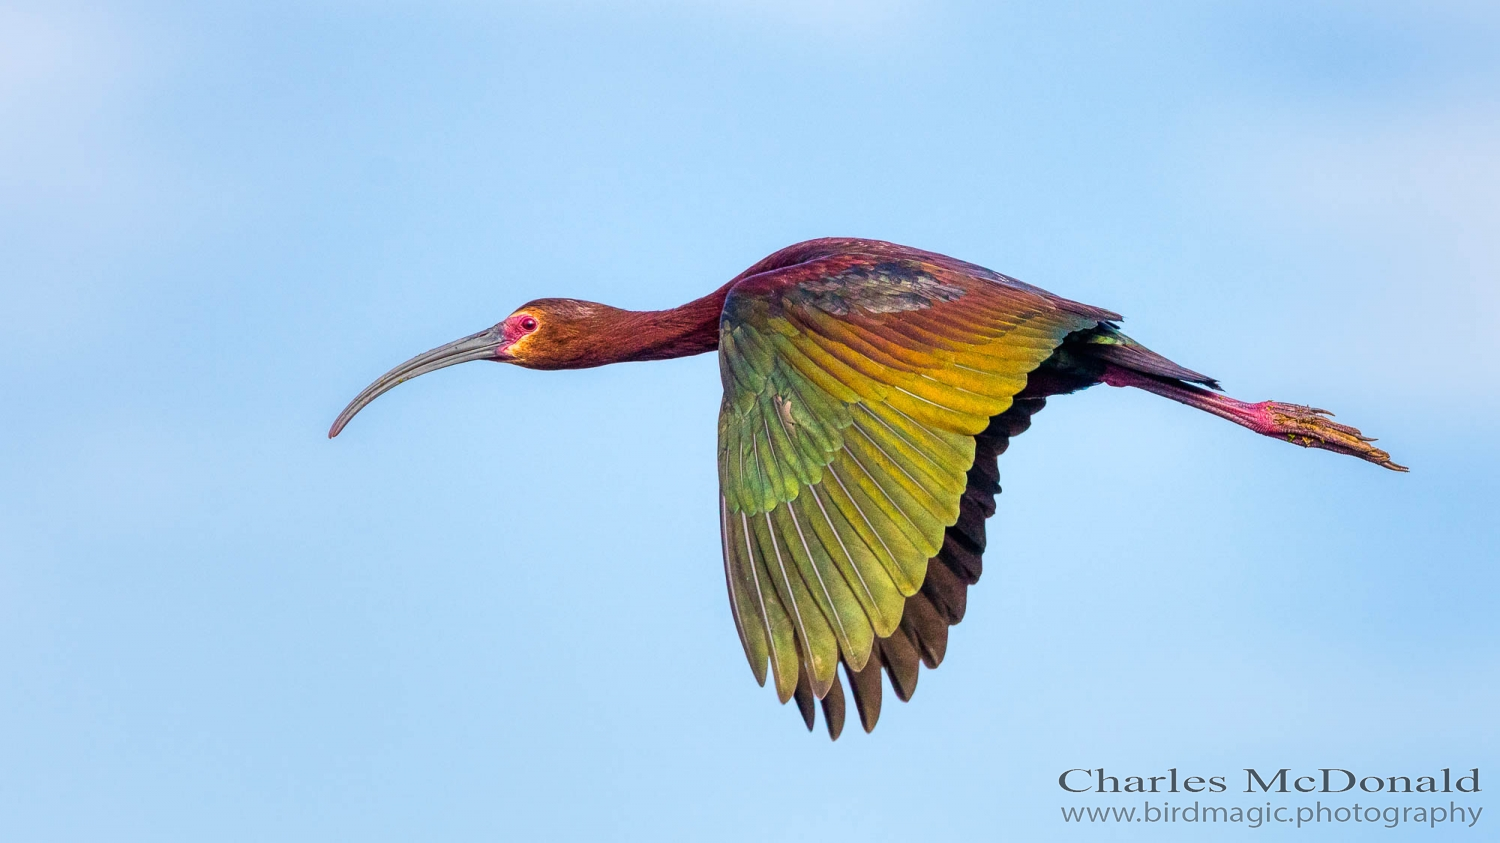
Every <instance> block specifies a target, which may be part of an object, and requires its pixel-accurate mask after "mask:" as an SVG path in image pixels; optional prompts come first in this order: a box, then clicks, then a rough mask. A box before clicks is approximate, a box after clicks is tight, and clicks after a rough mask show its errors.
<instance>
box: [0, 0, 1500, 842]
mask: <svg viewBox="0 0 1500 843" xmlns="http://www.w3.org/2000/svg"><path fill="white" fill-rule="evenodd" d="M1497 37H1500V15H1497V14H1496V13H1495V11H1494V10H1493V7H1492V6H1491V4H1485V3H1470V2H1427V3H1421V4H1418V3H1409V4H1408V3H1384V4H1382V3H1317V4H1307V3H1290V2H1287V3H1276V2H1271V3H1267V2H1255V3H1250V2H1244V3H1220V4H1204V3H1153V4H1141V5H1134V6H1131V7H1128V8H1127V7H1125V6H1123V5H1121V4H1089V3H1058V4H1028V5H1027V6H1021V5H1018V4H995V3H960V2H933V3H917V2H904V0H883V1H877V2H868V3H861V2H855V0H842V1H841V0H803V2H792V0H773V1H772V2H765V3H754V2H750V0H713V1H709V2H697V3H694V2H687V0H650V1H649V2H629V3H628V2H623V0H622V2H603V1H602V0H601V1H600V2H591V1H590V0H572V2H560V3H549V2H540V0H537V2H514V3H483V2H478V0H473V2H458V0H454V2H430V3H414V2H385V3H351V2H336V1H335V0H328V2H313V3H275V2H272V3H253V4H214V5H212V6H205V5H203V4H183V3H168V2H163V3H140V4H127V3H114V4H74V3H69V2H48V3H31V2H28V0H20V2H16V0H12V2H9V3H6V4H4V5H3V6H0V254H4V255H5V262H4V266H5V269H4V271H3V273H0V292H3V302H4V305H3V306H0V354H3V355H4V357H5V359H7V360H8V361H9V362H10V364H9V365H7V366H4V367H0V390H3V393H4V395H5V396H6V400H5V401H4V402H0V434H3V436H4V440H5V441H6V442H7V443H8V447H7V448H5V449H4V450H3V451H0V677H3V680H0V712H3V717H0V837H3V838H5V839H14V840H38V841H41V840H67V841H72V840H102V839H108V840H117V841H133V840H203V839H213V840H223V841H238V840H245V841H251V840H277V841H299V840H308V841H312V840H329V839H357V840H408V839H451V840H457V839H527V840H551V839H556V840H573V839H590V840H598V839H622V840H632V839H639V840H678V839H681V840H710V839H712V840H764V839H768V838H770V837H772V836H773V835H774V836H775V837H776V838H777V839H789V840H824V841H826V840H839V839H851V840H853V839H858V840H872V841H873V840H887V839H890V840H896V839H902V840H909V839H914V838H915V837H916V836H917V835H923V836H926V835H935V836H949V837H952V836H955V835H962V836H964V837H965V838H971V839H1002V838H1016V839H1044V838H1046V839H1086V840H1109V839H1137V838H1141V839H1158V838H1159V837H1161V836H1166V835H1177V836H1179V837H1182V838H1184V839H1192V838H1196V837H1198V836H1199V835H1201V834H1202V833H1204V832H1203V830H1202V829H1197V828H1194V827H1191V826H1183V827H1175V828H1173V827H1164V826H1143V827H1139V828H1138V827H1130V826H1121V827H1102V826H1101V827H1092V828H1078V827H1068V826H1065V825H1064V824H1063V823H1062V822H1061V820H1060V812H1059V807H1060V806H1064V805H1069V806H1072V805H1080V804H1087V805H1102V804H1133V800H1131V801H1124V800H1121V801H1120V802H1119V803H1115V802H1110V801H1108V800H1104V799H1098V798H1096V799H1094V800H1093V801H1088V800H1083V799H1078V798H1074V799H1073V801H1069V800H1068V799H1067V798H1065V797H1066V796H1067V795H1066V794H1063V793H1062V792H1061V791H1059V789H1058V787H1057V785H1056V778H1057V775H1058V774H1059V773H1060V772H1061V771H1063V770H1065V769H1068V768H1070V767H1096V766H1099V765H1104V766H1105V767H1106V768H1108V769H1109V770H1110V771H1111V772H1112V773H1113V772H1116V771H1118V772H1120V773H1122V774H1127V775H1128V774H1143V775H1158V774H1161V773H1162V771H1164V770H1165V769H1167V768H1169V767H1177V768H1179V769H1182V770H1184V771H1186V770H1193V771H1206V772H1207V774H1215V775H1219V774H1238V773H1239V771H1240V770H1241V769H1242V768H1244V767H1247V766H1260V767H1262V768H1273V769H1274V768H1277V767H1283V766H1285V767H1300V768H1316V767H1325V766H1342V767H1351V768H1358V769H1359V770H1361V771H1364V770H1368V771H1370V772H1371V773H1372V774H1380V775H1396V774H1409V775H1423V774H1427V773H1428V771H1432V770H1437V769H1441V768H1442V767H1452V768H1462V769H1467V768H1470V767H1474V766H1479V767H1482V768H1486V774H1488V771H1489V770H1493V769H1495V768H1496V766H1497V765H1496V762H1497V761H1500V754H1497V747H1500V736H1497V730H1496V720H1495V717H1494V712H1495V711H1496V710H1500V686H1497V682H1496V677H1497V676H1500V671H1497V668H1500V664H1497V660H1496V653H1497V652H1500V649H1497V645H1500V626H1497V622H1496V619H1495V618H1496V611H1495V608H1496V607H1495V594H1496V590H1497V586H1500V582H1497V574H1496V570H1495V565H1494V560H1495V559H1496V558H1497V556H1500V527H1497V523H1496V519H1495V517H1494V506H1495V501H1496V500H1497V493H1500V481H1497V479H1496V476H1497V469H1500V446H1497V445H1496V434H1497V433H1500V426H1497V423H1496V421H1495V418H1496V413H1497V411H1500V397H1497V396H1500V392H1497V390H1496V389H1495V385H1496V384H1497V383H1500V332H1497V331H1496V330H1495V326H1494V313H1495V312H1496V311H1497V309H1500V284H1497V283H1496V280H1495V279H1496V273H1495V266H1497V264H1500V247H1497V245H1496V244H1497V242H1500V240H1497V239H1496V238H1495V236H1494V232H1495V231H1497V230H1500V210H1497V209H1500V202H1496V201H1495V197H1496V196H1497V194H1500V164H1497V162H1500V155H1497V153H1500V107H1497V105H1496V100H1495V97H1494V91H1495V90H1496V88H1497V83H1500V52H1497V51H1496V50H1494V48H1493V45H1494V44H1495V43H1496V39H1497ZM825 235H856V236H867V237H878V238H883V239H889V240H895V241H899V242H904V243H908V244H911V245H914V246H919V247H922V248H926V249H932V250H936V251H941V252H946V253H949V254H952V255H955V256H958V257H961V258H965V259H968V260H971V261H975V262H977V263H981V264H984V265H987V266H990V267H992V268H995V269H998V270H1000V271H1004V272H1007V273H1009V274H1012V275H1015V276H1018V277H1020V278H1022V279H1024V280H1026V281H1028V282H1031V283H1034V284H1038V285H1040V286H1043V287H1046V288H1048V289H1051V290H1053V291H1054V292H1057V293H1059V294H1062V295H1065V296H1068V297H1070V298H1075V299H1079V300H1082V301H1086V302H1089V303H1092V304H1097V305H1100V306H1104V307H1108V308H1111V309H1114V310H1117V311H1119V312H1121V313H1124V314H1126V317H1127V322H1126V329H1127V330H1128V331H1129V332H1130V333H1131V334H1132V335H1134V336H1136V337H1137V338H1139V339H1141V340H1142V341H1144V342H1146V343H1147V344H1149V345H1151V346H1152V347H1153V348H1156V349H1157V350H1159V351H1161V352H1163V353H1166V354H1168V355H1169V356H1171V357H1173V358H1174V359H1176V360H1179V361H1181V362H1182V363H1184V364H1186V365H1188V366H1191V367H1192V368H1195V369H1198V370H1200V371H1204V372H1207V373H1210V374H1212V375H1214V376H1216V377H1218V378H1220V379H1222V381H1223V382H1224V384H1225V386H1226V388H1227V389H1228V391H1229V392H1230V394H1232V395H1236V396H1238V397H1242V398H1245V399H1248V400H1260V399H1263V398H1277V399H1281V400H1291V401H1304V402H1309V403H1314V404H1316V405H1319V406H1324V407H1329V408H1331V409H1333V410H1335V411H1337V412H1338V413H1339V418H1340V419H1341V420H1346V421H1350V422H1352V423H1354V424H1357V425H1359V426H1361V427H1362V428H1363V429H1365V430H1366V432H1370V433H1373V434H1374V435H1377V436H1380V437H1381V440H1382V444H1383V445H1386V446H1387V447H1388V448H1389V450H1390V451H1391V452H1392V453H1393V455H1395V457H1396V458H1397V460H1398V461H1400V462H1403V463H1406V464H1408V465H1411V466H1412V467H1413V471H1412V473H1411V474H1409V475H1405V476H1397V475H1394V474H1390V473H1386V472H1382V471H1380V470H1378V469H1376V468H1374V467H1372V466H1369V465H1365V464H1363V463H1359V462H1357V461H1355V460H1350V459H1344V458H1338V457H1334V456H1332V455H1329V454H1324V453H1314V452H1305V451H1302V450H1300V449H1296V448H1290V447H1286V446H1282V445H1277V444H1276V443H1273V442H1270V441H1268V440H1265V439H1262V438H1259V437H1255V436H1253V435H1251V434H1249V433H1248V432H1246V431H1244V430H1241V429H1239V428H1236V427H1234V426H1232V425H1228V424H1225V423H1223V422H1220V421H1218V420H1215V419H1212V418H1209V417H1207V416H1204V415H1202V414H1196V413H1193V412H1192V411H1189V410H1187V409H1186V408H1183V407H1180V406H1177V405H1175V404H1171V403H1169V402H1164V401H1161V400H1160V399H1156V398H1153V397H1151V396H1148V395H1144V394H1133V393H1132V392H1129V391H1124V390H1114V389H1108V388H1104V387H1099V388H1096V389H1094V390H1090V391H1089V392H1086V393H1084V394H1081V395H1077V396H1071V397H1067V398H1062V399H1058V400H1056V401H1054V402H1053V403H1052V404H1051V405H1050V406H1049V407H1048V409H1047V410H1046V411H1045V412H1044V413H1042V414H1041V415H1040V416H1039V417H1038V420H1037V423H1036V426H1035V427H1034V428H1033V429H1032V430H1031V431H1029V432H1028V433H1026V434H1025V435H1024V436H1023V437H1021V438H1019V439H1018V440H1017V441H1016V443H1015V444H1014V446H1013V447H1012V449H1011V451H1010V452H1009V453H1008V454H1007V455H1006V456H1005V458H1004V460H1003V461H1002V465H1001V471H1002V478H1003V482H1004V486H1005V493H1004V494H1003V495H1002V497H1001V500H1000V511H999V514H998V515H997V517H996V518H995V519H994V520H993V521H992V522H991V550H990V553H989V555H988V557H987V560H986V566H987V567H986V573H985V576H984V579H983V580H982V581H981V583H980V585H979V586H978V587H977V588H976V589H975V590H974V591H973V592H972V593H971V598H970V611H969V614H968V617H967V618H966V620H965V621H964V623H963V624H962V625H961V626H959V627H958V628H957V629H956V630H955V632H954V635H953V637H952V642H951V645H950V649H949V655H948V660H947V661H946V662H945V663H944V665H943V667H942V668H941V669H940V670H938V671H935V672H926V671H924V673H923V675H922V679H921V683H920V685H919V689H918V692H917V694H916V696H915V698H914V700H913V701H912V702H911V703H910V704H906V705H901V704H895V703H892V704H889V705H888V706H887V707H886V709H885V712H884V714H883V716H882V719H881V723H880V726H879V728H878V729H877V730H876V732H875V733H874V734H873V735H869V736H867V735H864V734H863V733H861V732H859V731H858V730H857V729H851V731H849V732H847V733H846V735H845V737H844V738H843V739H841V740H840V741H839V742H838V743H836V744H829V742H828V741H827V740H826V738H825V737H823V735H822V734H821V733H818V734H814V735H808V734H806V733H805V732H804V731H803V730H802V727H801V724H800V721H799V719H798V718H797V715H796V714H795V711H794V709H792V708H791V707H785V708H784V707H781V706H778V705H776V703H775V698H774V694H772V692H771V691H769V690H768V689H759V688H757V687H756V686H755V684H754V680H753V678H752V677H751V675H750V672H749V670H747V669H746V666H745V663H744V660H743V657H742V655H741V653H740V649H739V645H738V642H737V641H736V640H735V637H734V629H733V624H732V622H731V620H730V618H729V614H728V607H727V604H726V598H725V592H724V587H723V584H722V579H721V577H722V573H721V566H720V561H719V556H718V554H719V551H718V537H717V521H716V517H715V505H716V503H715V477H714V468H713V453H714V450H713V449H714V439H713V436H714V416H715V413H716V412H717V405H718V393H719V386H718V376H717V370H716V365H715V362H714V360H713V359H712V358H711V357H707V356H705V357H700V358H693V359H688V360H680V361H671V362H665V363H653V364H643V365H630V366H620V367H609V368H604V369H598V370H591V371H586V372H574V373H538V372H526V371H521V370H517V369H512V368H509V367H498V366H480V365H473V366H464V367H460V368H458V369H453V370H448V371H444V372H442V373H440V374H437V375H433V376H430V377H428V378H423V379H422V380H421V381H418V382H413V383H410V384H407V385H404V386H402V387H401V388H400V389H398V390H396V391H394V392H393V393H391V394H390V395H388V396H386V397H384V398H382V399H381V400H380V401H379V402H377V403H376V404H375V405H373V406H372V407H371V408H370V409H368V410H366V411H365V412H364V413H363V414H361V416H360V417H359V418H358V419H357V420H356V421H355V422H354V423H353V424H352V425H351V426H350V428H349V430H348V432H347V433H346V434H345V435H344V436H342V437H340V439H339V440H337V441H335V442H329V441H327V440H325V439H324V438H323V434H324V431H325V430H326V429H327V426H328V423H329V422H330V421H331V420H332V418H333V416H334V415H335V414H336V413H337V412H338V410H339V409H340V408H341V407H342V406H343V404H344V403H345V402H346V401H347V400H348V399H349V398H350V397H352V396H353V395H354V394H355V393H356V392H357V391H358V390H359V389H360V388H361V387H363V386H364V385H365V384H366V383H368V382H369V381H370V380H372V379H373V378H374V377H375V376H376V375H378V374H379V373H380V372H382V371H385V370H386V369H387V368H389V367H390V366H391V365H393V364H395V363H397V362H399V361H401V360H403V359H405V358H407V357H409V356H411V355H412V354H414V353H416V352H419V351H422V350H425V349H427V348H429V347H432V346H434V345H437V344H439V343H441V342H445V341H447V340H449V339H452V338H454V337H457V336H460V335H463V334H467V333H470V332H472V331H475V330H478V329H480V328H483V327H485V326H488V325H489V324H492V323H493V322H495V321H496V320H498V319H500V318H502V317H503V316H505V315H506V314H508V313H509V312H510V311H511V310H512V309H513V308H514V307H515V306H516V305H517V304H519V303H521V302H524V301H526V300H528V299H531V298H533V297H536V296H540V295H571V296H577V297H583V298H590V299H596V300H601V301H605V302H609V303H612V304H616V305H620V306H626V307H639V308H655V307H667V306H672V305H675V304H678V303H681V302H683V301H686V300H688V299H690V298H694V297H696V296H698V295H701V294H702V293H704V292H706V291H708V290H711V289H713V288H714V287H716V286H718V285H719V284H721V283H722V282H723V281H724V280H725V279H727V278H728V277H730V276H732V275H733V274H735V273H736V272H738V271H739V270H740V269H742V268H744V267H745V266H747V265H749V264H750V263H752V262H754V261H755V260H757V259H758V258H760V257H761V256H763V255H765V254H767V253H769V252H771V251H773V250H775V249H777V248H779V247H781V246H783V245H786V244H788V243H791V242H794V241H797V240H801V239H805V238H808V237H815V236H825ZM1486 765H1488V767H1486ZM1486 798H1487V797H1482V798H1479V799H1475V800H1472V804H1475V805H1480V806H1485V807H1486V809H1487V810H1486V813H1488V812H1489V811H1500V805H1488V806H1486V805H1485V802H1484V799H1486ZM1220 804H1231V803H1230V800H1227V799H1226V800H1224V801H1223V802H1221V803H1220ZM1287 804H1301V803H1300V802H1297V801H1296V800H1289V801H1288V802H1287ZM1382 804H1398V805H1404V804H1418V802H1416V801H1412V802H1406V801H1402V800H1392V801H1390V802H1388V803H1382ZM1486 821H1488V822H1486ZM1495 821H1500V816H1497V817H1496V818H1495V819H1494V820H1490V818H1488V817H1485V818H1484V819H1483V820H1481V825H1488V824H1493V822H1495ZM1360 830H1361V831H1364V832H1366V833H1368V832H1369V831H1372V829H1368V828H1365V829H1360ZM1221 833H1224V834H1226V835H1232V834H1251V833H1254V834H1260V835H1266V834H1269V836H1272V837H1276V836H1295V837H1296V838H1297V839H1320V838H1322V839H1345V838H1346V835H1347V834H1349V833H1350V829H1349V828H1347V827H1323V828H1314V829H1302V830H1301V831H1300V832H1292V831H1289V830H1286V829H1280V828H1278V829H1270V830H1268V829H1260V830H1258V831H1255V832H1251V831H1250V830H1248V829H1245V830H1240V829H1236V830H1232V831H1229V830H1221ZM1382 833H1383V834H1388V835H1391V836H1392V837H1394V838H1396V839H1404V838H1405V837H1407V836H1411V837H1419V836H1421V835H1423V834H1427V833H1430V832H1427V831H1426V830H1425V829H1424V830H1420V831H1418V830H1408V829H1400V830H1397V831H1394V832H1385V831H1383V830H1382ZM1473 833H1477V834H1482V833H1483V830H1482V828H1476V829H1475V830H1473ZM1475 839H1479V838H1478V837H1475Z"/></svg>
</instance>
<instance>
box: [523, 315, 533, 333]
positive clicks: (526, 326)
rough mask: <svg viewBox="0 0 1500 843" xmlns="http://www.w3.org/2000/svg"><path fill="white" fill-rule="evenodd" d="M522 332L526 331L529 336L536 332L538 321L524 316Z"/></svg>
mask: <svg viewBox="0 0 1500 843" xmlns="http://www.w3.org/2000/svg"><path fill="white" fill-rule="evenodd" d="M521 330H523V331H525V332H526V333H528V334H529V333H531V332H532V331H535V330H536V320H535V319H533V318H532V317H530V316H522V317H521Z"/></svg>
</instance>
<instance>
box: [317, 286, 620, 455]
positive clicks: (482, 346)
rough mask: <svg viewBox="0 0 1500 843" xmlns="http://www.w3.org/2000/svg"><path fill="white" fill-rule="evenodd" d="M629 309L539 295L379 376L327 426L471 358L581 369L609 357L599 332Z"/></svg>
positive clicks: (332, 432) (340, 424) (335, 430)
mask: <svg viewBox="0 0 1500 843" xmlns="http://www.w3.org/2000/svg"><path fill="white" fill-rule="evenodd" d="M623 313H625V311H622V310H619V309H618V308H614V307H610V306H609V305H605V304H598V303H595V302H588V301H579V300H577V299H537V300H536V301H532V302H527V303H526V304H524V305H522V306H521V307H520V308H518V309H517V310H516V312H515V313H512V314H511V315H509V316H507V317H505V318H504V319H503V320H501V321H500V322H498V323H496V324H495V325H494V326H493V327H490V328H486V329H484V330H483V331H480V332H479V333H477V334H470V335H469V336H467V337H463V338H461V339H456V340H454V341H453V342H450V343H447V344H446V345H440V346H438V347H437V348H434V349H432V350H431V351H428V352H426V353H424V354H418V355H417V356H416V357H413V358H412V359H410V360H408V361H406V362H405V363H402V364H401V365H399V366H397V367H396V368H394V369H392V370H390V371H389V372H386V373H385V374H383V375H381V376H380V377H379V378H378V379H376V381H375V382H374V383H372V384H370V385H369V386H367V387H365V389H364V391H363V392H361V393H360V394H359V395H357V396H355V398H354V400H353V401H350V402H349V406H347V407H345V408H344V411H343V412H342V413H339V417H338V418H337V419H336V420H335V421H334V423H333V427H332V428H330V429H329V430H328V438H330V439H332V438H333V437H335V436H337V435H339V431H341V430H343V429H344V425H347V424H348V423H349V420H350V419H352V418H354V414H355V413H358V412H359V411H360V410H362V409H364V408H365V406H366V405H368V404H369V403H370V402H372V401H374V400H375V399H376V398H379V397H380V396H381V395H382V394H384V393H385V392H388V391H389V390H390V389H391V388H393V387H395V386H396V385H398V384H401V383H405V382H406V381H409V380H411V379H412V378H414V377H416V376H418V375H425V374H427V373H428V372H435V371H437V370H438V369H445V368H447V367H449V366H454V365H457V364H459V363H467V362H469V361H471V360H493V361H495V362H498V363H514V364H516V365H517V366H525V367H526V368H528V369H581V368H585V367H588V366H597V365H599V364H600V363H602V362H608V361H606V360H598V359H596V357H597V355H598V353H599V349H600V343H599V341H598V339H599V335H600V334H601V333H602V332H606V331H608V330H609V329H610V328H612V327H614V326H615V323H616V322H618V321H619V316H620V315H621V314H623Z"/></svg>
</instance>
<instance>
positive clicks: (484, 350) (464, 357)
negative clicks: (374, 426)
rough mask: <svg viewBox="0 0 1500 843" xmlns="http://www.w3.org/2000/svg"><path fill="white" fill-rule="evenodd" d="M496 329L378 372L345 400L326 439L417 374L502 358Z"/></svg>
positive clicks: (335, 434) (500, 339)
mask: <svg viewBox="0 0 1500 843" xmlns="http://www.w3.org/2000/svg"><path fill="white" fill-rule="evenodd" d="M499 329H500V326H499V325H496V326H495V327H493V328H486V329H485V330H483V331H480V332H479V333H477V334H470V335H469V336H467V337H464V338H463V339H458V340H454V341H453V342H450V343H448V344H446V345H440V346H438V347H437V348H434V349H433V350H431V351H428V352H425V353H423V354H418V355H417V356H416V357H413V358H412V359H410V360H408V361H406V362H405V363H402V364H401V365H400V366H397V367H396V368H394V369H392V370H390V371H389V372H386V373H385V374H383V375H381V376H380V378H379V379H378V380H376V381H375V382H374V383H372V384H370V385H369V386H367V387H365V390H364V392H361V393H360V394H359V395H356V396H355V397H354V400H353V401H350V402H349V406H347V407H345V408H344V412H342V413H339V417H338V418H337V419H334V421H333V427H330V428H329V429H328V438H329V439H332V438H333V437H335V436H338V435H339V431H341V430H343V429H344V425H347V424H348V423H349V420H350V419H352V418H354V414H355V413H358V412H359V411H360V410H363V409H364V408H365V406H366V405H368V404H369V403H370V402H371V401H374V400H375V399H376V398H379V397H380V396H381V395H383V394H385V393H386V392H388V391H390V390H391V389H393V388H395V387H396V386H397V385H399V384H403V383H405V382H407V381H409V380H411V379H412V378H414V377H416V376H418V375H425V374H427V373H428V372H436V371H437V370H438V369H446V368H447V367H449V366H457V365H458V364H459V363H467V362H469V361H470V360H501V359H504V358H502V357H501V356H500V355H499V353H498V352H499V350H500V346H501V343H503V342H504V339H505V338H504V336H503V334H502V333H501V331H500V330H499Z"/></svg>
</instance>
